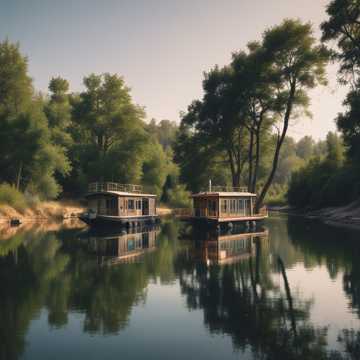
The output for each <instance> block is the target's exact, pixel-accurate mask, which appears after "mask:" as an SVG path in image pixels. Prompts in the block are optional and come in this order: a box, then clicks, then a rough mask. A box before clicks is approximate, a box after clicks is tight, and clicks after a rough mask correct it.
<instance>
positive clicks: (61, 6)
mask: <svg viewBox="0 0 360 360" xmlns="http://www.w3.org/2000/svg"><path fill="white" fill-rule="evenodd" d="M328 2H329V0H72V1H71V0H0V40H4V39H5V38H6V37H7V38H9V39H10V40H11V41H19V42H20V46H21V51H22V52H23V54H25V55H27V56H28V59H29V71H30V75H31V76H32V78H33V79H34V85H35V88H36V89H37V90H41V91H46V89H47V86H48V82H49V80H50V78H51V77H53V76H62V77H64V78H66V79H67V80H68V81H69V82H70V87H71V91H80V90H82V78H83V77H84V76H86V75H88V74H90V73H92V72H94V73H103V72H110V73H118V74H120V75H122V76H123V77H124V79H125V81H126V83H127V84H128V85H129V86H130V87H131V89H132V96H133V98H134V101H135V102H136V103H138V104H139V105H142V106H144V107H145V109H146V113H147V118H148V119H151V118H156V119H157V120H161V119H170V120H176V121H179V118H180V117H179V112H180V111H184V110H186V108H187V106H188V105H189V104H190V102H191V101H192V100H193V99H196V98H201V96H202V88H201V83H202V78H203V71H207V70H209V69H210V68H211V67H213V66H214V65H215V64H218V65H220V66H222V65H225V64H227V63H229V61H230V58H231V53H232V52H234V51H237V50H239V49H244V48H245V46H246V44H247V43H248V42H249V41H252V40H257V39H260V37H261V34H262V32H263V31H264V30H265V29H266V28H267V27H269V26H273V25H276V24H278V23H280V22H281V21H282V20H283V19H284V18H300V19H302V20H304V21H310V22H312V23H313V25H314V28H315V30H316V34H317V36H320V31H319V24H320V23H321V22H322V21H323V20H324V19H325V18H326V15H325V6H326V4H327V3H328ZM329 77H330V84H329V86H328V87H327V88H319V89H317V90H315V91H313V92H312V107H311V110H312V112H313V119H312V120H311V119H300V120H298V121H297V124H295V125H293V126H292V127H291V129H290V135H292V136H294V137H295V138H300V137H302V136H304V135H312V136H313V137H314V138H316V139H318V138H323V137H324V136H325V135H326V133H327V131H329V130H334V129H335V125H334V118H335V116H336V114H337V113H338V112H339V111H341V108H342V107H341V103H342V100H343V98H344V96H345V94H346V89H344V88H343V87H341V86H339V85H338V84H337V83H336V68H335V67H334V66H333V67H332V68H331V71H330V76H329Z"/></svg>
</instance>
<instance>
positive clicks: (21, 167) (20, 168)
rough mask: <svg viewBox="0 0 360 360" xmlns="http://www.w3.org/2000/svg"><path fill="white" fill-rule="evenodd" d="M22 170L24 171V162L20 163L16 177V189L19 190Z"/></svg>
mask: <svg viewBox="0 0 360 360" xmlns="http://www.w3.org/2000/svg"><path fill="white" fill-rule="evenodd" d="M22 169H23V162H22V161H20V164H19V169H18V173H17V175H16V189H17V190H19V189H20V183H21V174H22Z"/></svg>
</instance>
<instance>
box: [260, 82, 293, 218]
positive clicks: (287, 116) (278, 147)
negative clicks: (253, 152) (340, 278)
mask: <svg viewBox="0 0 360 360" xmlns="http://www.w3.org/2000/svg"><path fill="white" fill-rule="evenodd" d="M295 90H296V83H295V82H294V83H292V84H291V88H290V94H289V98H288V101H287V104H286V111H285V116H284V126H283V129H282V132H281V135H280V136H279V137H278V140H277V142H276V148H275V153H274V158H273V164H272V169H271V172H270V174H269V177H268V178H267V180H266V182H265V184H264V186H263V188H262V190H261V193H260V195H259V197H258V199H257V202H256V206H255V209H256V211H259V209H260V208H261V206H262V204H263V201H264V199H265V196H266V194H267V192H268V190H269V188H270V186H271V184H272V181H273V180H274V176H275V173H276V170H277V166H278V162H279V156H280V150H281V146H282V144H283V142H284V140H285V136H286V133H287V129H288V127H289V120H290V115H291V111H292V107H293V102H294V96H295Z"/></svg>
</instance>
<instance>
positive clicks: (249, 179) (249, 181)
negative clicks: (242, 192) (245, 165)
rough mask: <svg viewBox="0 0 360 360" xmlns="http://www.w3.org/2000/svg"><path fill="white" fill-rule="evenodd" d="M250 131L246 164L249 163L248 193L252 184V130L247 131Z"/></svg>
mask: <svg viewBox="0 0 360 360" xmlns="http://www.w3.org/2000/svg"><path fill="white" fill-rule="evenodd" d="M249 131H250V144H249V152H248V154H249V157H248V162H249V177H248V186H247V187H248V191H251V188H252V182H253V147H254V132H253V130H252V129H251V130H249Z"/></svg>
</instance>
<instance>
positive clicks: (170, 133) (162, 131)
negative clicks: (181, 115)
mask: <svg viewBox="0 0 360 360" xmlns="http://www.w3.org/2000/svg"><path fill="white" fill-rule="evenodd" d="M147 130H148V132H149V133H150V134H151V135H152V136H153V137H155V138H156V139H157V141H158V142H159V143H160V144H161V146H162V147H163V148H164V150H167V149H171V148H172V147H173V145H174V143H175V139H176V134H177V131H178V125H177V124H176V122H175V121H170V120H161V121H160V122H159V123H158V124H157V123H156V120H155V119H151V121H150V123H149V124H148V125H147Z"/></svg>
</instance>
